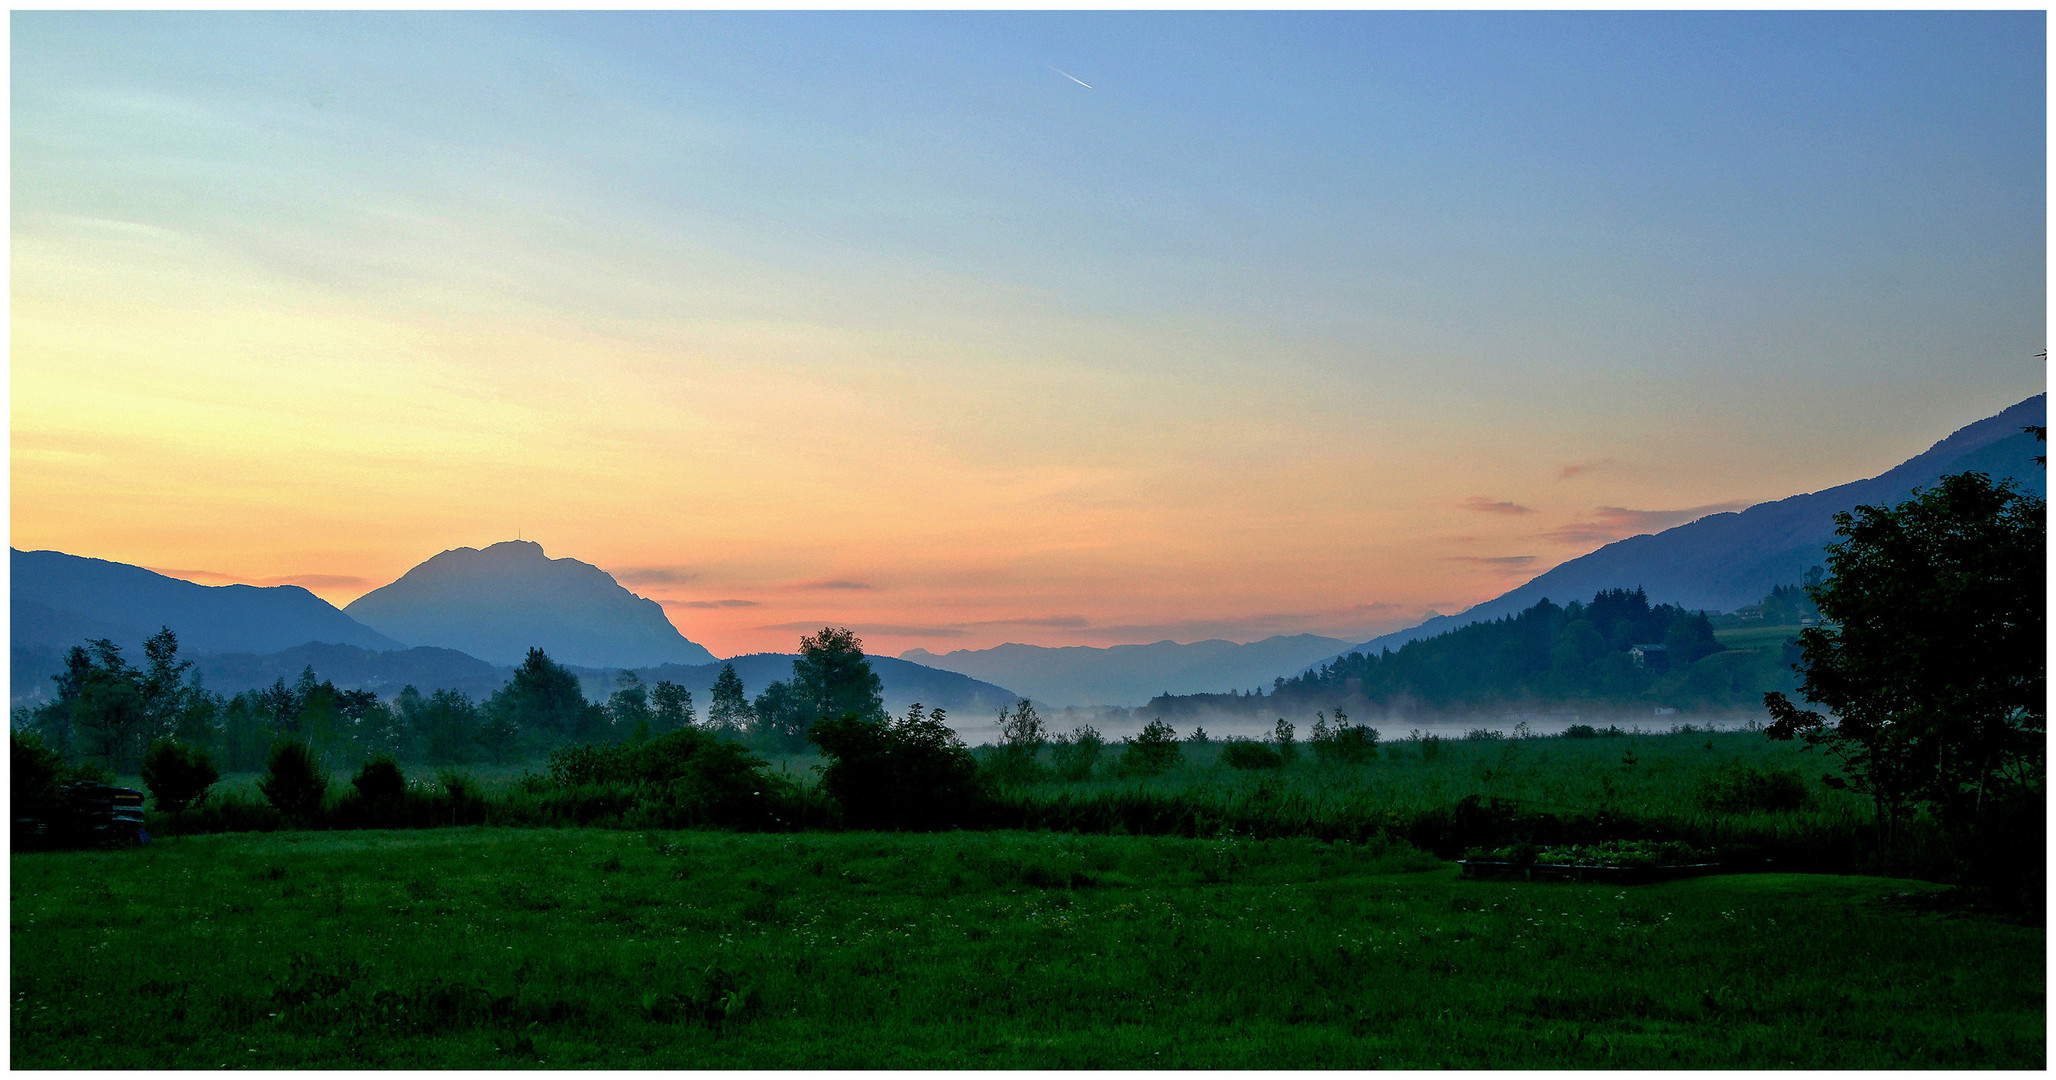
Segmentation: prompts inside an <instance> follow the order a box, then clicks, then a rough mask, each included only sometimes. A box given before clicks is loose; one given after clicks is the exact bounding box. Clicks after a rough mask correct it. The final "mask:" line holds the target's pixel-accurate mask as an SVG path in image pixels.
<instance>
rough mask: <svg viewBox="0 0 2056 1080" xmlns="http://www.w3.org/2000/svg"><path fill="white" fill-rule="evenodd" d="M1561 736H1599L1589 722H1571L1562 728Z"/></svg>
mask: <svg viewBox="0 0 2056 1080" xmlns="http://www.w3.org/2000/svg"><path fill="white" fill-rule="evenodd" d="M1563 737H1564V738H1566V739H1596V738H1598V737H1599V732H1598V730H1597V729H1595V728H1594V727H1593V726H1592V725H1590V724H1572V725H1571V726H1569V727H1567V728H1565V729H1563Z"/></svg>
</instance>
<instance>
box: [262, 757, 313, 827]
mask: <svg viewBox="0 0 2056 1080" xmlns="http://www.w3.org/2000/svg"><path fill="white" fill-rule="evenodd" d="M257 790H258V791H261V792H263V793H264V800H265V801H266V802H268V803H270V804H271V806H272V809H274V810H277V811H278V812H279V813H281V814H284V815H285V816H286V818H287V819H288V820H290V821H292V822H294V823H295V824H305V823H308V822H311V821H312V820H314V817H315V815H317V814H319V813H320V812H321V801H322V799H323V798H325V797H326V796H327V795H328V773H327V771H326V770H324V769H322V767H321V763H320V762H318V761H316V760H315V757H314V751H313V750H311V749H309V748H308V746H307V744H306V743H305V742H302V741H301V740H299V739H280V740H279V741H277V742H275V743H273V744H272V746H271V754H270V755H269V757H268V758H267V759H266V760H265V763H264V776H263V777H262V778H261V779H259V780H258V781H257Z"/></svg>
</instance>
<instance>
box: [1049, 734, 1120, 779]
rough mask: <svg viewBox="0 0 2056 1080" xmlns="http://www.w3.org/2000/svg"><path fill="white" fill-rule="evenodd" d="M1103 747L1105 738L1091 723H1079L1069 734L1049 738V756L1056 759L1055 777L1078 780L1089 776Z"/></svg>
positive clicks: (1097, 761)
mask: <svg viewBox="0 0 2056 1080" xmlns="http://www.w3.org/2000/svg"><path fill="white" fill-rule="evenodd" d="M1105 748H1106V739H1105V738H1104V737H1103V736H1101V735H1100V733H1099V729H1098V728H1096V727H1093V726H1092V725H1091V724H1080V725H1078V726H1077V727H1076V728H1073V729H1072V730H1071V733H1070V734H1068V735H1058V736H1056V737H1055V738H1053V739H1051V740H1050V756H1051V757H1053V758H1055V759H1056V772H1057V777H1058V778H1059V779H1062V780H1071V781H1078V780H1083V779H1085V778H1086V777H1088V776H1091V775H1092V768H1093V766H1095V765H1097V764H1099V755H1100V752H1101V751H1102V750H1104V749H1105Z"/></svg>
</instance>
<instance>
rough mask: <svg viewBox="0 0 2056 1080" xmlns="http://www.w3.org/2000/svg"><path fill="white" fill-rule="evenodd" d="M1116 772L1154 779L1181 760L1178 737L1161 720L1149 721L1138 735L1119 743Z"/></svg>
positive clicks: (1182, 758) (1183, 758)
mask: <svg viewBox="0 0 2056 1080" xmlns="http://www.w3.org/2000/svg"><path fill="white" fill-rule="evenodd" d="M1121 745H1122V746H1123V747H1125V749H1124V750H1123V751H1122V752H1121V764H1120V771H1121V773H1122V774H1123V775H1133V776H1155V775H1156V774H1158V773H1160V772H1163V771H1164V770H1166V769H1169V768H1171V767H1172V766H1174V765H1176V764H1178V763H1179V762H1180V761H1183V760H1185V752H1184V751H1183V750H1181V749H1179V747H1178V733H1177V732H1176V731H1174V730H1172V728H1171V725H1169V724H1166V723H1164V722H1163V720H1162V719H1156V720H1151V721H1150V722H1149V723H1148V724H1146V725H1144V726H1143V728H1142V732H1141V734H1139V735H1133V736H1130V737H1128V738H1125V739H1122V740H1121Z"/></svg>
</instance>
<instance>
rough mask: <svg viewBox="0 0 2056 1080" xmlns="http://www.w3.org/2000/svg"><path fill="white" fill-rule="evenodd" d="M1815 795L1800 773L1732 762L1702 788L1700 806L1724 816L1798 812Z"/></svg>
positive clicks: (1705, 781)
mask: <svg viewBox="0 0 2056 1080" xmlns="http://www.w3.org/2000/svg"><path fill="white" fill-rule="evenodd" d="M1811 801H1813V793H1812V792H1810V791H1808V790H1807V788H1806V781H1805V779H1804V778H1802V777H1801V776H1800V775H1799V771H1798V770H1797V769H1765V768H1760V767H1758V766H1755V765H1746V764H1743V763H1742V762H1739V761H1730V762H1728V763H1727V764H1725V765H1722V766H1721V767H1720V768H1719V769H1717V770H1715V771H1714V773H1713V775H1711V776H1708V777H1707V778H1706V779H1705V780H1703V781H1701V782H1700V785H1699V805H1701V806H1704V807H1705V808H1706V809H1708V810H1713V811H1718V812H1723V813H1731V814H1733V813H1748V812H1750V811H1754V810H1769V811H1779V812H1782V811H1790V810H1797V809H1799V808H1800V807H1803V806H1805V805H1806V804H1807V803H1809V802H1811Z"/></svg>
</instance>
